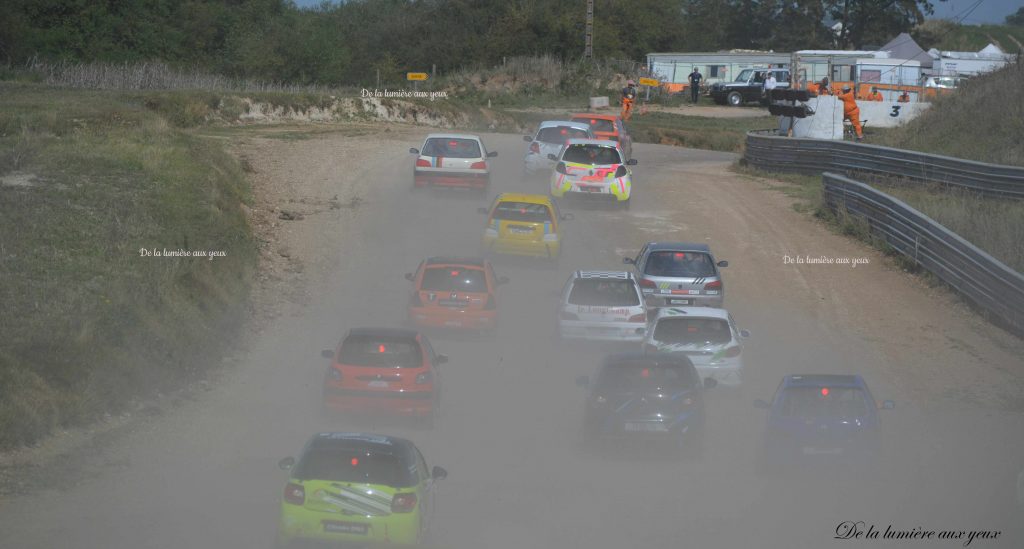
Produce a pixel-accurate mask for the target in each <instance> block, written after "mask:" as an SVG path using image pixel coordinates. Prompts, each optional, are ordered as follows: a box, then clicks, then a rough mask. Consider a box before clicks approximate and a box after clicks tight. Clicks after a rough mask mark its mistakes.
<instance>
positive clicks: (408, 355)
mask: <svg viewBox="0 0 1024 549" xmlns="http://www.w3.org/2000/svg"><path fill="white" fill-rule="evenodd" d="M420 357H421V355H420V346H419V343H417V342H416V341H415V340H413V339H405V338H402V339H399V338H391V337H373V336H363V335H360V336H349V337H348V338H346V339H345V342H344V343H342V345H341V356H340V357H338V362H339V363H341V364H349V365H352V366H378V367H382V368H418V367H420V366H421V365H422V361H421V359H420Z"/></svg>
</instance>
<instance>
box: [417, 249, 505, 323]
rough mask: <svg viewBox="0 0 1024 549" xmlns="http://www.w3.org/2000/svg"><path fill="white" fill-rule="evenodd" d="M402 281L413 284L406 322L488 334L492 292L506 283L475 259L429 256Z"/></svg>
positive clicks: (494, 304) (493, 316)
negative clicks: (405, 280) (486, 332)
mask: <svg viewBox="0 0 1024 549" xmlns="http://www.w3.org/2000/svg"><path fill="white" fill-rule="evenodd" d="M405 278H406V279H407V280H409V281H411V282H412V283H413V290H412V295H411V296H410V300H409V320H410V321H411V322H412V323H413V324H415V325H416V326H420V327H424V328H448V329H456V330H479V331H492V330H494V328H495V327H496V325H497V317H498V307H497V301H496V297H495V294H496V290H497V287H498V286H499V285H501V284H506V283H508V279H507V278H505V277H498V276H496V275H495V274H494V269H493V268H492V267H491V263H490V261H487V260H486V259H479V258H468V259H467V258H454V257H431V258H430V259H427V260H426V261H423V262H421V263H420V266H419V267H418V268H417V269H416V272H414V273H408V274H406V275H405Z"/></svg>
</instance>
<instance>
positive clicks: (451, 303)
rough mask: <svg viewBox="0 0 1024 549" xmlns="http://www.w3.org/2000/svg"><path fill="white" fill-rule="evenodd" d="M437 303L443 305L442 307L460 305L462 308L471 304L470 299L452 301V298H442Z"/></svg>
mask: <svg viewBox="0 0 1024 549" xmlns="http://www.w3.org/2000/svg"><path fill="white" fill-rule="evenodd" d="M437 304H438V305H440V306H442V307H459V308H462V307H465V306H466V305H469V302H468V301H452V300H450V299H442V300H441V301H438V302H437Z"/></svg>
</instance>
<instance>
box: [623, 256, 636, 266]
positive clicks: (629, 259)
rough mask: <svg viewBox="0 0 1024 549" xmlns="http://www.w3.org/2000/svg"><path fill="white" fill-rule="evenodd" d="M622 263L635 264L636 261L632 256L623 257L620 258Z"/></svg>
mask: <svg viewBox="0 0 1024 549" xmlns="http://www.w3.org/2000/svg"><path fill="white" fill-rule="evenodd" d="M622 264H623V265H636V261H634V260H633V258H632V257H623V258H622Z"/></svg>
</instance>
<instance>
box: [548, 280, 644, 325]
mask: <svg viewBox="0 0 1024 549" xmlns="http://www.w3.org/2000/svg"><path fill="white" fill-rule="evenodd" d="M646 323H647V311H646V308H645V307H644V300H643V294H642V293H641V292H640V286H638V285H637V282H636V279H635V278H634V277H633V274H632V273H628V272H612V271H576V272H575V273H573V274H572V276H570V277H569V280H568V281H567V282H566V283H565V288H563V290H562V299H561V300H560V301H559V303H558V332H559V334H560V335H561V336H562V338H565V339H590V340H600V341H632V342H640V341H643V338H644V333H645V327H646Z"/></svg>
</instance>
